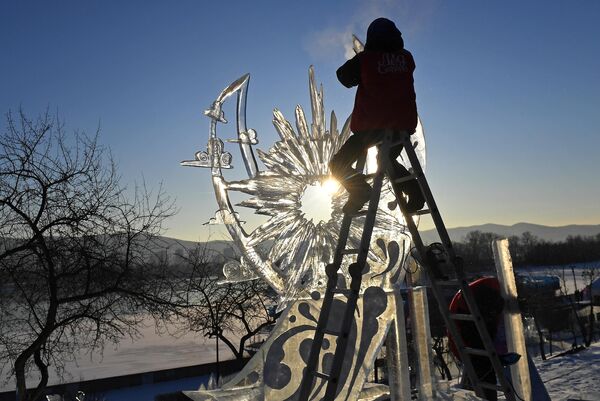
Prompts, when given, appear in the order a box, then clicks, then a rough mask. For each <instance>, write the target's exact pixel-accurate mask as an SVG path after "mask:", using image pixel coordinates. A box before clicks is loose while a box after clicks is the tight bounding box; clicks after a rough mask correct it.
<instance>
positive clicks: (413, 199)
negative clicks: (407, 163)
mask: <svg viewBox="0 0 600 401" xmlns="http://www.w3.org/2000/svg"><path fill="white" fill-rule="evenodd" d="M394 175H395V176H396V178H403V177H406V176H408V175H410V173H409V172H408V170H407V169H406V168H405V167H404V166H403V165H401V164H399V163H395V164H394ZM392 186H393V187H394V191H395V192H396V193H397V194H404V195H406V196H408V201H407V202H406V211H407V212H409V213H412V212H416V211H418V210H421V209H423V206H424V205H425V198H424V197H423V192H421V187H420V186H419V183H418V182H417V179H416V178H414V179H412V180H410V181H405V182H402V183H392Z"/></svg>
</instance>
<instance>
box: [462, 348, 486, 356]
mask: <svg viewBox="0 0 600 401" xmlns="http://www.w3.org/2000/svg"><path fill="white" fill-rule="evenodd" d="M464 350H465V352H466V353H468V354H471V355H478V356H487V357H488V358H489V357H490V353H489V352H487V351H486V350H484V349H479V348H471V347H465V348H464Z"/></svg>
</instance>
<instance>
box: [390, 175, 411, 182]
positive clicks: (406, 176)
mask: <svg viewBox="0 0 600 401" xmlns="http://www.w3.org/2000/svg"><path fill="white" fill-rule="evenodd" d="M415 178H417V175H416V174H409V175H405V176H404V177H401V178H396V179H394V180H392V182H393V183H394V184H401V183H403V182H407V181H410V180H414V179H415Z"/></svg>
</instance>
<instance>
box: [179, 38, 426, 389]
mask: <svg viewBox="0 0 600 401" xmlns="http://www.w3.org/2000/svg"><path fill="white" fill-rule="evenodd" d="M357 42H358V40H355V48H356V46H359V45H360V42H358V43H357ZM249 79H250V77H249V75H248V74H247V75H244V76H242V77H241V78H239V79H238V80H236V81H235V82H233V83H232V84H231V85H229V86H228V87H227V88H225V89H224V90H223V91H222V92H221V94H220V95H219V96H218V97H217V99H216V100H215V101H214V102H213V104H212V106H211V107H210V108H209V109H208V110H207V111H206V112H205V114H206V115H207V116H208V117H209V118H210V119H211V125H210V132H209V138H208V144H207V150H206V151H202V152H197V153H196V155H195V156H196V157H195V159H194V160H188V161H183V162H181V164H182V165H184V166H195V167H205V168H210V169H211V178H212V183H213V187H214V190H215V195H216V200H217V204H218V210H217V212H216V215H215V218H213V219H211V220H212V221H213V222H219V223H223V224H225V225H226V227H227V229H228V231H229V233H230V235H231V237H232V239H233V240H234V242H235V244H236V246H237V247H238V248H239V250H240V251H241V253H242V255H243V257H242V259H241V261H240V262H239V263H237V264H236V263H234V264H228V265H226V266H225V268H224V273H225V278H226V279H225V281H242V280H249V279H255V278H256V277H257V276H258V277H259V278H260V279H262V280H265V281H266V282H267V283H268V284H269V285H270V286H271V287H272V288H273V289H274V290H275V291H276V292H277V293H278V294H279V295H280V303H279V306H280V309H285V310H284V311H283V312H282V315H281V317H280V318H279V319H278V323H277V325H276V327H275V329H274V330H273V332H272V333H271V335H270V337H269V339H268V340H267V341H266V342H265V344H264V345H263V346H262V348H261V350H260V351H259V352H258V353H257V354H256V355H255V356H254V357H253V358H252V360H251V361H250V362H248V364H247V365H246V367H245V368H244V370H243V371H242V372H240V374H238V375H237V376H236V377H235V378H234V379H233V380H231V381H230V382H228V383H226V384H225V385H224V386H223V388H222V389H219V390H212V391H196V392H185V394H186V395H187V396H188V397H189V398H190V399H193V400H234V399H235V400H294V399H295V397H296V396H297V390H298V387H299V385H300V381H301V378H302V371H303V368H304V366H305V363H306V359H307V353H308V350H309V349H310V341H312V337H313V335H314V329H315V326H316V319H317V317H318V315H319V309H320V300H321V298H322V294H323V291H324V288H325V284H326V276H325V265H326V264H327V263H330V262H331V261H332V260H333V252H334V250H335V245H336V242H337V236H338V232H339V229H340V223H341V220H342V210H341V209H342V206H343V205H344V203H345V202H346V200H347V194H346V193H345V191H343V190H342V189H340V187H339V186H337V185H336V184H335V183H332V182H331V178H330V176H329V169H328V163H329V160H330V159H331V157H332V156H333V154H334V153H335V152H336V151H337V150H338V149H339V147H340V146H341V145H342V144H343V143H344V142H345V140H346V139H347V138H348V137H349V135H350V130H349V125H350V124H349V119H348V120H347V121H346V122H345V124H344V125H343V128H342V129H341V131H340V130H339V129H338V126H337V118H336V116H335V113H333V112H332V113H331V117H330V119H329V126H327V124H326V121H325V120H326V119H325V110H324V106H323V89H322V87H321V88H317V86H316V84H315V78H314V71H313V68H312V67H310V69H309V91H310V99H311V112H312V121H311V123H310V125H309V123H308V122H307V119H306V116H305V113H304V110H303V109H302V107H300V106H297V107H296V110H295V129H294V127H293V126H292V124H291V123H290V122H289V121H288V120H286V119H285V117H284V116H283V114H282V113H281V112H280V111H279V110H277V109H275V110H274V113H273V123H274V125H275V128H276V130H277V132H278V134H279V137H280V140H279V141H277V142H276V143H275V144H274V145H273V146H272V147H271V148H270V149H269V150H268V151H261V150H258V151H257V154H258V157H259V159H260V161H261V162H262V163H263V165H264V166H265V170H264V171H261V170H260V169H259V167H258V163H257V160H256V157H255V154H254V146H255V145H257V144H258V137H257V133H256V131H254V130H252V129H248V128H247V126H246V115H245V108H246V94H247V88H248V82H249ZM233 95H237V116H236V120H237V133H238V136H237V138H235V139H231V140H228V141H227V142H230V143H237V144H238V145H239V149H240V154H241V158H242V160H243V163H244V166H245V168H246V172H247V174H248V178H247V179H245V180H241V181H227V180H226V178H225V177H224V176H223V169H229V168H232V165H231V162H232V155H231V154H230V153H228V152H226V151H225V150H224V142H223V141H222V140H221V139H220V138H219V137H218V135H217V127H218V123H226V122H227V120H226V119H225V116H224V113H223V111H222V106H223V103H224V101H225V100H226V99H227V98H229V97H231V96H233ZM412 138H413V142H414V146H415V148H416V149H417V154H418V155H419V158H420V161H421V163H422V165H423V166H424V164H425V141H424V136H423V130H422V128H421V124H420V122H419V125H418V127H417V132H416V133H415V134H414V135H413V136H412ZM402 157H406V156H405V155H404V154H403V155H400V158H402ZM374 160H376V149H375V148H373V149H371V150H370V151H369V157H368V161H367V166H368V167H367V168H368V171H367V172H368V173H371V172H374V170H375V169H376V167H377V166H376V165H375V163H373V161H374ZM230 192H242V193H245V194H247V195H248V198H247V199H246V200H244V201H242V202H241V203H240V204H238V206H241V207H246V208H251V209H254V210H255V212H256V213H258V214H261V215H265V216H268V219H267V221H266V222H265V223H264V224H262V225H260V226H259V227H257V228H256V229H255V230H253V231H252V232H246V231H245V230H244V229H243V228H242V226H241V221H240V218H239V215H238V213H237V212H236V210H235V209H234V206H233V205H232V202H231V201H230V196H229V195H230ZM319 202H321V203H320V204H319ZM313 203H314V204H313ZM315 210H317V211H319V212H320V213H315V212H314V211H315ZM323 211H325V212H323ZM363 223H364V217H362V218H355V219H354V221H353V225H352V227H351V231H350V237H349V242H350V243H349V247H358V244H359V242H360V235H361V233H362V225H363ZM409 246H410V235H409V233H408V230H407V229H406V227H405V225H404V220H403V217H402V215H401V213H400V211H399V208H397V207H396V205H395V202H394V196H393V193H392V191H391V187H390V186H389V185H388V184H387V183H386V184H385V185H384V190H383V193H382V197H381V202H380V204H379V211H378V214H377V220H376V224H375V230H374V232H373V236H372V243H371V252H370V254H369V259H368V272H367V273H366V274H365V276H364V278H363V286H362V288H361V297H360V299H359V304H358V309H359V312H358V313H357V318H356V322H355V325H354V327H353V331H352V334H351V336H352V338H351V341H350V344H351V345H350V346H349V347H348V354H347V361H348V364H347V365H346V368H345V370H344V372H343V375H342V379H343V380H341V383H343V385H340V388H339V390H338V398H337V399H340V400H342V399H343V400H357V399H361V398H362V397H366V396H367V394H371V396H372V395H373V394H377V393H382V392H384V391H385V388H383V387H382V386H371V387H368V386H367V387H365V385H364V383H365V380H366V377H367V375H368V373H369V371H370V369H371V368H372V366H373V363H374V359H375V357H376V356H377V354H378V352H379V349H380V348H381V346H382V344H383V342H384V340H385V338H386V334H387V332H388V329H389V327H390V324H391V322H392V321H393V319H394V317H395V316H396V313H397V307H398V306H399V305H398V304H397V302H396V299H395V296H394V291H393V285H394V283H396V282H397V281H398V279H399V277H401V276H402V274H403V270H402V269H401V267H402V266H403V264H404V261H405V259H406V256H407V254H408V250H409ZM264 249H268V251H264ZM346 259H347V262H346V264H345V265H343V266H342V269H341V272H342V273H341V274H340V278H339V279H340V280H341V281H340V285H341V286H343V285H344V281H346V283H349V275H348V274H347V265H348V264H349V263H350V262H352V261H353V260H352V258H346ZM238 275H239V277H238ZM344 302H345V298H343V297H340V298H336V300H335V304H334V310H335V309H339V310H342V308H343V304H344ZM328 341H329V340H328ZM328 341H326V342H325V344H328ZM331 341H333V339H331ZM331 348H332V352H333V350H334V347H331ZM321 355H322V360H321V361H320V364H321V366H322V367H323V369H324V370H325V371H326V370H327V365H328V364H329V363H331V359H332V357H333V354H332V353H325V352H323V353H321ZM361 391H362V393H361ZM320 392H324V386H323V384H322V383H319V382H318V381H317V383H316V385H315V388H314V394H315V395H318V394H319V393H320ZM361 394H362V395H361ZM317 399H318V398H317Z"/></svg>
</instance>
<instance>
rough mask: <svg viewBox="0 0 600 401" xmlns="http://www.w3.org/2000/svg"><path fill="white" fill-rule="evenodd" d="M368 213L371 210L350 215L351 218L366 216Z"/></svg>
mask: <svg viewBox="0 0 600 401" xmlns="http://www.w3.org/2000/svg"><path fill="white" fill-rule="evenodd" d="M368 213H369V210H368V209H364V210H359V211H358V212H356V213H352V214H351V215H350V217H359V216H366V215H367V214H368Z"/></svg>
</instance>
